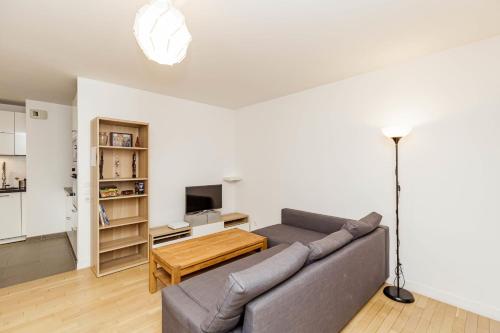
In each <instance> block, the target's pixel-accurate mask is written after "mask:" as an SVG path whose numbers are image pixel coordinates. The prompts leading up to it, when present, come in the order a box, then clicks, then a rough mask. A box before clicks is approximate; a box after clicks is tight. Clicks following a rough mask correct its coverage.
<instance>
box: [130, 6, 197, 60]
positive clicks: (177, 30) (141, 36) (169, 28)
mask: <svg viewBox="0 0 500 333" xmlns="http://www.w3.org/2000/svg"><path fill="white" fill-rule="evenodd" d="M134 35H135V38H136V39H137V43H138V44H139V46H140V47H141V49H142V51H143V52H144V54H145V55H146V57H148V59H150V60H153V61H156V62H157V63H159V64H162V65H174V64H177V63H180V62H181V61H182V60H183V59H184V57H185V56H186V52H187V49H188V46H189V43H190V42H191V34H190V33H189V31H188V29H187V26H186V22H185V20H184V15H182V13H181V12H180V11H179V10H177V8H175V7H174V6H173V5H172V3H171V2H170V1H169V0H152V1H151V2H150V3H149V4H147V5H145V6H144V7H142V8H141V9H139V11H138V12H137V14H136V16H135V24H134Z"/></svg>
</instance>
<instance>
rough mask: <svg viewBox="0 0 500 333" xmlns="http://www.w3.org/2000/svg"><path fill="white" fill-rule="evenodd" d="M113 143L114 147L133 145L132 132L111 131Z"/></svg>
mask: <svg viewBox="0 0 500 333" xmlns="http://www.w3.org/2000/svg"><path fill="white" fill-rule="evenodd" d="M110 135H111V145H112V146H114V147H132V134H130V133H117V132H111V133H110Z"/></svg>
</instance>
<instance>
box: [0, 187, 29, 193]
mask: <svg viewBox="0 0 500 333" xmlns="http://www.w3.org/2000/svg"><path fill="white" fill-rule="evenodd" d="M17 192H26V188H19V187H7V188H0V193H17Z"/></svg>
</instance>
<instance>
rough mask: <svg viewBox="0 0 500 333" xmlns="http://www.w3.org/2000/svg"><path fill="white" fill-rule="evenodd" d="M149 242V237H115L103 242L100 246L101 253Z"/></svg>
mask: <svg viewBox="0 0 500 333" xmlns="http://www.w3.org/2000/svg"><path fill="white" fill-rule="evenodd" d="M147 242H148V238H147V237H141V236H132V237H126V238H120V239H115V240H112V241H108V242H102V243H101V244H100V247H99V253H104V252H109V251H114V250H119V249H123V248H125V247H129V246H134V245H139V244H144V243H147Z"/></svg>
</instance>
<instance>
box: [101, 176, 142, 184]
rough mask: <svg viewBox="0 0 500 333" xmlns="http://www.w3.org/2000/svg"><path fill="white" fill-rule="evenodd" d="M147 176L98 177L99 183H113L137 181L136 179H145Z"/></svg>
mask: <svg viewBox="0 0 500 333" xmlns="http://www.w3.org/2000/svg"><path fill="white" fill-rule="evenodd" d="M146 180H148V179H147V178H144V177H142V178H106V179H99V183H115V182H137V181H146Z"/></svg>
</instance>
